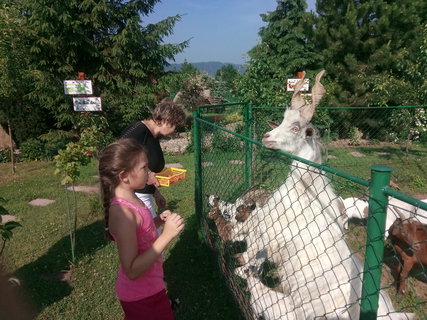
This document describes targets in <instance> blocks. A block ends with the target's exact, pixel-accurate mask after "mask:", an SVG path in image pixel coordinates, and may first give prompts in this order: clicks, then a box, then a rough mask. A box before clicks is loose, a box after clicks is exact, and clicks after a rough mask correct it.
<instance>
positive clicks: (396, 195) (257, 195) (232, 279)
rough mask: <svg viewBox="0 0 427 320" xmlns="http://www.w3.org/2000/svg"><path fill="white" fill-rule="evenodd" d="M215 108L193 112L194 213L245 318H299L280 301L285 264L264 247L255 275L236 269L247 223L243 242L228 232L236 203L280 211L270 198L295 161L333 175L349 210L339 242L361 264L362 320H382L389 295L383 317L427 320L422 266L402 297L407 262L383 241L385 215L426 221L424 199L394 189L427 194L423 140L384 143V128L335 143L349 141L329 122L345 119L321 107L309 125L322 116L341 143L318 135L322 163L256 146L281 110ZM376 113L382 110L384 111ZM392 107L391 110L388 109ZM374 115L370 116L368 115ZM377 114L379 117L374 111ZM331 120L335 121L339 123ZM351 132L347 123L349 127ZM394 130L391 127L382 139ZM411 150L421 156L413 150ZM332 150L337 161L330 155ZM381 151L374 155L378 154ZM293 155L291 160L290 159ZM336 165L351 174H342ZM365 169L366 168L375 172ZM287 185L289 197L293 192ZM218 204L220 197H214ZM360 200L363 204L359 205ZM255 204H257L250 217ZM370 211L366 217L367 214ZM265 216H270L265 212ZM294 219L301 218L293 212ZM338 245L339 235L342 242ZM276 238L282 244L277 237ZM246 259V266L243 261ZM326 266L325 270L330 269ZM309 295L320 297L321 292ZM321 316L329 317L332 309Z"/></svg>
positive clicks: (344, 210)
mask: <svg viewBox="0 0 427 320" xmlns="http://www.w3.org/2000/svg"><path fill="white" fill-rule="evenodd" d="M216 107H217V108H218V109H217V110H218V111H217V112H215V111H214V112H213V111H212V110H213V107H212V106H200V107H198V108H197V111H196V112H195V113H194V131H193V134H194V151H195V170H196V185H195V186H196V188H195V199H196V209H197V213H198V215H199V218H200V221H201V225H202V228H203V231H204V235H205V238H206V241H207V242H208V243H209V245H210V246H211V247H212V248H213V249H214V250H215V252H216V253H217V255H218V261H219V265H220V267H221V269H222V271H223V273H224V275H225V277H226V279H227V282H228V284H229V287H230V289H231V290H232V292H233V294H234V295H235V297H236V301H237V302H238V303H239V305H240V309H241V310H242V314H243V315H244V317H245V318H246V319H258V318H259V317H263V318H264V319H293V318H292V316H291V315H292V312H293V310H292V307H290V306H289V305H288V306H286V305H285V306H284V305H283V301H288V300H287V297H288V296H291V295H290V294H289V292H287V290H286V288H283V287H281V284H282V281H281V277H280V275H279V274H278V270H279V269H280V266H278V265H277V261H276V262H272V261H270V260H269V255H268V253H267V255H266V256H263V258H262V259H261V260H260V261H262V262H261V263H259V264H258V265H256V267H257V269H256V271H253V270H252V271H251V270H246V272H247V273H250V272H252V273H254V274H255V276H247V277H246V276H245V275H243V276H242V274H241V273H240V274H239V272H238V270H241V267H240V265H241V264H242V262H241V260H239V258H240V257H241V256H242V253H243V254H244V253H245V251H246V250H247V249H248V247H247V242H248V239H249V238H247V237H250V233H251V231H250V230H251V229H250V230H249V231H248V233H247V234H246V238H245V237H243V239H242V238H241V237H240V238H233V237H229V234H230V232H229V231H230V230H231V229H232V228H233V227H234V226H236V225H238V224H239V223H241V222H239V221H236V213H237V214H239V212H240V211H239V209H240V210H241V209H242V208H246V207H247V205H248V206H249V205H252V204H256V207H257V208H261V209H260V210H261V211H263V210H264V211H267V212H268V210H278V209H276V208H273V207H268V205H269V203H270V204H271V203H272V201H271V200H272V197H273V196H274V195H276V197H277V190H278V189H279V188H280V187H281V186H282V184H283V183H284V181H285V180H286V178H287V176H288V174H289V172H290V170H292V167H296V168H298V169H299V170H312V171H317V172H318V173H319V175H322V176H324V177H327V180H325V181H329V182H328V183H329V185H325V188H329V187H332V188H333V190H334V193H333V194H334V198H331V199H330V202H331V203H332V202H334V201H339V202H340V203H342V205H343V206H342V207H341V209H340V210H342V211H341V212H340V214H341V215H342V217H343V218H344V219H346V218H345V217H346V215H348V217H349V224H348V227H347V228H345V227H343V228H342V239H343V240H344V241H345V243H346V244H347V245H348V247H349V248H350V249H351V251H352V255H354V256H355V257H357V259H362V260H363V261H364V262H363V263H362V265H363V273H361V274H358V275H357V277H360V279H362V281H361V284H362V288H361V290H360V292H359V293H357V290H358V289H357V288H355V289H354V292H353V293H352V294H358V297H357V298H356V300H355V301H353V304H358V306H360V311H359V312H360V319H376V318H377V309H378V305H379V300H381V299H382V301H384V299H385V300H387V299H389V298H390V299H391V300H390V301H391V304H392V306H393V307H390V309H389V311H387V312H386V313H385V314H384V313H383V314H384V317H381V319H382V318H385V319H387V318H390V319H395V318H397V317H398V316H402V319H406V318H407V319H410V318H411V317H410V315H413V316H414V317H413V318H415V319H427V316H426V314H427V272H426V270H425V269H424V268H423V267H422V264H419V265H418V267H417V268H415V267H414V270H415V269H416V270H415V271H413V272H412V273H411V274H410V276H409V277H408V279H406V280H405V283H406V285H407V287H409V289H408V290H407V292H406V293H405V295H404V296H403V297H398V296H397V294H396V286H397V284H398V283H399V282H398V279H397V276H398V275H397V271H396V270H397V269H398V268H399V267H402V264H403V263H404V260H402V259H401V258H400V257H399V255H400V254H399V252H397V251H396V249H395V247H394V246H393V243H392V242H391V240H390V238H388V237H387V232H388V228H389V227H390V222H389V221H394V220H396V218H399V217H401V215H402V214H403V215H404V218H403V221H402V223H403V222H406V221H407V222H409V221H412V220H419V221H421V222H424V223H427V203H426V202H423V201H420V200H417V199H416V198H414V197H412V196H409V195H406V194H404V193H403V192H399V191H397V190H396V189H395V188H400V189H401V190H403V191H405V192H408V191H406V190H409V191H410V192H408V193H410V194H412V195H414V194H415V195H417V194H418V195H420V194H427V193H426V192H425V189H424V187H425V186H423V185H422V182H423V181H424V182H426V181H427V180H426V178H425V176H424V171H422V172H420V171H419V170H418V169H417V168H419V167H420V166H421V164H423V163H425V161H424V162H423V160H425V159H426V158H425V154H426V152H427V148H426V146H425V145H423V144H422V143H421V144H416V142H415V141H413V140H412V141H411V145H407V144H406V143H407V142H404V145H402V144H397V143H396V142H391V141H383V140H384V139H379V138H380V134H379V133H378V134H377V135H376V138H374V139H373V140H372V139H371V141H370V142H367V141H364V142H363V143H359V144H357V143H354V144H353V143H351V142H350V140H346V143H345V144H344V143H341V144H337V143H335V144H333V143H331V142H333V141H337V140H342V139H347V138H344V137H345V134H346V133H345V130H347V129H345V128H341V129H339V127H338V126H337V125H336V124H335V125H334V126H335V127H333V126H332V123H333V122H336V121H337V120H336V119H340V117H336V118H334V117H333V113H332V114H328V115H327V116H325V115H324V114H323V113H325V112H327V111H328V109H325V110H318V111H316V113H315V115H314V117H313V124H314V125H315V126H316V123H321V122H320V120H319V119H323V118H326V119H329V120H328V122H327V123H328V126H327V127H325V126H323V127H322V126H321V127H322V128H323V130H320V131H321V134H322V132H323V134H324V133H327V135H329V137H330V136H331V134H332V135H335V137H336V139H335V140H331V139H330V138H327V139H325V138H321V140H322V141H323V144H324V145H325V147H326V149H327V152H325V155H324V158H326V161H324V162H323V163H322V164H318V163H314V162H311V161H308V160H306V159H302V158H299V157H297V156H294V155H292V154H289V153H286V152H283V151H273V150H269V149H267V148H265V147H264V146H263V145H262V143H261V142H259V141H260V140H261V138H262V136H263V134H264V133H266V132H267V131H269V130H270V129H269V128H268V127H267V126H266V125H265V123H266V120H270V119H272V120H276V121H277V122H281V119H282V117H283V111H284V109H283V108H267V107H263V108H255V107H252V106H251V105H247V104H241V103H235V104H226V105H219V106H216ZM424 107H425V106H416V107H408V108H403V107H402V108H397V107H396V108H393V110H402V111H403V110H405V111H403V113H406V110H408V109H409V110H419V109H422V110H424V109H423V108H424ZM208 108H209V110H208ZM376 110H377V109H376ZM371 111H372V110H371ZM334 112H337V111H334ZM340 112H348V110H347V111H345V110H340ZM376 112H380V109H378V110H377V111H376ZM410 112H412V111H410ZM318 113H320V114H318ZM359 113H363V114H364V115H365V116H366V114H367V113H366V112H365V111H364V112H361V109H358V110H357V114H356V116H357V115H358V114H359ZM389 113H390V112H389V111H387V114H389ZM347 117H349V115H347ZM370 117H373V116H372V115H370ZM375 117H376V118H377V119H378V118H381V117H379V116H378V115H376V116H375ZM330 119H334V121H332V120H330ZM324 122H325V121H324ZM352 123H353V124H355V125H357V124H358V123H359V122H358V121H356V120H354V121H353V122H352ZM353 127H354V126H353ZM334 128H335V129H334ZM351 128H352V127H349V129H348V130H350V129H351ZM334 130H335V131H334ZM364 130H366V129H364ZM339 132H341V133H340V134H341V136H340V135H339V134H338V135H337V133H339ZM371 135H373V133H371ZM388 135H389V133H387V134H386V135H385V136H383V138H384V137H387V136H388ZM365 140H366V139H365ZM384 142H387V143H384ZM382 147H384V148H387V150H388V152H389V153H390V154H389V155H388V156H387V157H384V156H382V155H383V153H382V152H383V151H382V149H381V148H382ZM370 148H375V150H374V151H372V150H371V151H370V152H371V153H372V154H373V155H372V154H370V156H369V157H368V156H365V158H366V159H363V161H362V160H361V158H362V157H360V158H354V157H353V158H350V157H348V156H347V155H348V154H349V152H359V153H360V154H367V153H368V151H367V150H369V149H370ZM348 149H350V150H352V151H349V150H348ZM384 152H385V151H384ZM394 152H403V153H406V155H405V156H403V157H400V156H397V157H395V153H394ZM414 153H415V154H416V156H413V155H414ZM330 155H334V156H335V157H330ZM375 155H377V156H376V157H375ZM292 161H294V162H293V163H291V162H292ZM295 161H296V162H295ZM400 162H402V163H403V164H401V163H400ZM393 164H394V165H396V166H393ZM373 165H374V166H373ZM390 167H393V169H391V168H390ZM395 167H397V169H396V168H395ZM337 168H344V169H348V170H341V171H339V170H337ZM411 168H412V171H411V170H410V169H411ZM344 171H349V172H350V173H349V172H344ZM366 172H369V175H367V174H366ZM355 173H356V174H355ZM415 175H418V176H419V177H420V178H419V179H415V180H417V181H418V184H413V183H412V184H411V182H413V181H414V176H415ZM393 177H394V184H393V183H392V184H391V185H392V186H394V188H391V187H390V182H391V181H393ZM396 177H398V179H397V178H396ZM411 177H412V178H411ZM411 179H412V180H411ZM423 179H424V180H423ZM417 187H418V188H417ZM288 191H289V194H290V193H291V191H292V190H288ZM318 192H319V193H321V192H322V190H318ZM279 195H280V196H281V197H282V198H283V199H284V198H285V197H286V196H287V195H286V194H280V193H279ZM214 198H215V199H218V198H219V200H213V199H214ZM425 198H427V197H425ZM367 199H369V201H367ZM214 201H217V202H216V203H214ZM294 201H299V199H294ZM348 201H350V202H348ZM218 202H220V205H218ZM280 202H281V201H280V199H279V200H278V202H277V203H275V205H276V206H277V207H279V206H280ZM283 203H285V200H283ZM361 204H362V205H364V206H365V207H364V208H363V207H361ZM213 208H214V209H213ZM256 210H258V209H255V211H252V213H253V212H256ZM422 210H425V211H424V212H423V211H422ZM366 211H367V212H368V214H366V213H365V212H366ZM213 213H219V214H220V215H221V219H222V220H218V217H213V216H212V214H213ZM319 214H324V212H323V209H322V210H320V209H319ZM424 215H425V217H424ZM266 217H267V218H268V216H266ZM296 218H298V219H299V218H300V217H298V216H296ZM423 219H425V220H423ZM221 221H222V222H221ZM248 221H249V220H248ZM252 227H253V226H252ZM284 227H286V226H284ZM400 227H401V226H400ZM424 232H426V231H424ZM424 235H425V238H424V239H423V241H425V240H426V238H427V233H425V234H424ZM297 236H298V235H297ZM337 241H341V239H338V240H337ZM276 242H278V241H277V239H276ZM417 245H418V246H417V248H419V247H420V246H425V247H426V248H427V243H425V244H424V243H422V242H421V243H417ZM414 247H415V246H414ZM285 248H286V244H283V247H282V248H281V250H284V249H285ZM412 250H413V248H412ZM416 253H417V252H416V251H414V252H413V254H416ZM262 254H265V252H264V251H263V248H260V250H259V252H258V253H257V257H258V255H262ZM352 259H353V257H352ZM420 261H421V260H420ZM283 263H286V261H284V262H283ZM288 263H289V262H288ZM343 263H345V261H344V262H343ZM246 264H247V265H248V263H247V262H246ZM244 266H245V265H244ZM327 271H328V270H324V272H325V273H327ZM288 276H289V277H292V276H293V275H288ZM384 297H385V298H384ZM388 297H389V298H388ZM311 298H312V299H314V300H315V299H316V296H315V293H313V295H312V297H311ZM275 299H276V300H277V302H276V304H274V303H273V302H272V301H276V300H275ZM304 299H308V297H304ZM313 303H314V302H313ZM295 308H296V307H295ZM343 308H344V309H345V310H351V309H352V308H354V305H346V306H340V305H337V314H335V317H334V318H335V319H336V318H340V313H339V312H341V313H342V314H344V313H343V312H344V311H343ZM357 310H359V308H357ZM359 312H358V314H357V317H354V314H353V315H352V316H353V317H351V319H353V318H354V319H356V318H359ZM350 313H351V312H350ZM329 316H330V315H329ZM325 317H326V318H328V316H327V315H325Z"/></svg>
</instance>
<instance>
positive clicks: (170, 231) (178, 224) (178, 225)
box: [162, 213, 185, 239]
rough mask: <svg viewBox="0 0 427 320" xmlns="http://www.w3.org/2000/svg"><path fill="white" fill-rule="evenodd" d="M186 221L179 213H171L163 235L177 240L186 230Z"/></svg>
mask: <svg viewBox="0 0 427 320" xmlns="http://www.w3.org/2000/svg"><path fill="white" fill-rule="evenodd" d="M184 226H185V224H184V219H183V218H182V217H181V216H180V215H179V214H177V213H171V214H170V215H169V216H168V217H167V218H166V222H165V226H164V228H163V233H162V235H164V236H166V237H170V238H171V239H173V238H175V237H176V236H177V235H178V234H179V233H180V232H181V230H182V229H184Z"/></svg>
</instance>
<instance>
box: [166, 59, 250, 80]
mask: <svg viewBox="0 0 427 320" xmlns="http://www.w3.org/2000/svg"><path fill="white" fill-rule="evenodd" d="M189 63H191V64H192V65H193V66H194V67H195V68H197V69H198V70H200V71H205V72H206V73H207V74H208V75H210V76H212V77H215V74H216V72H217V70H218V69H220V68H221V67H223V66H226V65H229V64H231V65H232V66H233V67H234V68H235V69H236V70H238V71H239V72H240V73H243V72H245V70H246V67H245V66H243V65H241V64H235V63H223V62H218V61H209V62H189ZM181 65H182V63H171V65H170V66H169V67H167V68H166V71H170V70H175V71H179V70H180V69H181Z"/></svg>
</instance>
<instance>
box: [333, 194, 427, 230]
mask: <svg viewBox="0 0 427 320" xmlns="http://www.w3.org/2000/svg"><path fill="white" fill-rule="evenodd" d="M340 201H342V204H343V207H344V212H343V213H344V215H343V216H344V229H346V230H347V229H348V220H349V219H350V218H356V219H366V218H367V217H368V208H369V203H368V201H367V200H365V199H359V198H355V197H349V198H346V199H341V198H340ZM420 201H422V202H425V203H427V199H423V200H420ZM398 211H400V213H399V212H398ZM401 214H403V216H404V217H405V218H410V217H411V216H412V215H414V218H415V219H417V220H418V221H419V222H421V223H423V224H427V211H426V210H422V209H417V208H416V207H414V206H413V205H411V204H409V203H407V202H404V201H401V200H398V199H396V198H393V197H389V202H388V207H387V216H386V223H385V233H384V237H385V238H387V237H388V229H389V228H390V226H391V225H392V224H393V222H394V221H395V220H396V219H397V218H400V217H401V216H400V215H401Z"/></svg>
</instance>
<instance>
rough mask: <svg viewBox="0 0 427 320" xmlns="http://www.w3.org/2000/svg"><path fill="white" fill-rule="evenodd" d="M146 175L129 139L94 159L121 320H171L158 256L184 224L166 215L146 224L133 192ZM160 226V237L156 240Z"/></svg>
mask: <svg viewBox="0 0 427 320" xmlns="http://www.w3.org/2000/svg"><path fill="white" fill-rule="evenodd" d="M148 174H149V170H148V167H147V156H146V154H145V152H144V147H142V146H141V145H140V144H138V143H137V142H136V141H135V140H133V139H120V140H118V141H116V142H114V143H112V144H110V145H109V146H107V147H106V148H105V149H104V150H102V152H101V153H100V156H99V178H100V184H101V196H102V200H103V204H104V212H105V223H106V230H107V232H108V234H109V236H110V237H111V238H112V239H114V240H115V241H116V243H117V249H118V254H119V259H120V270H119V273H118V277H117V281H116V294H117V297H118V299H119V301H120V303H121V305H122V308H123V311H124V314H125V317H124V319H125V320H136V319H144V320H169V319H173V313H172V309H171V305H170V301H169V299H168V297H167V295H166V290H165V284H164V280H163V258H162V252H163V251H164V249H165V248H166V247H167V246H168V244H169V243H170V242H171V241H172V240H173V239H174V238H175V237H176V236H177V235H178V234H179V233H180V231H181V230H182V229H183V228H184V220H183V218H182V217H181V216H180V215H178V214H176V213H172V212H171V211H169V210H166V211H164V212H163V213H162V214H160V215H159V216H158V217H156V218H154V219H153V218H152V216H151V213H150V211H149V209H148V208H147V207H146V206H145V205H144V203H143V202H142V201H141V200H139V199H138V198H137V197H136V195H135V192H134V191H135V190H137V189H143V188H144V187H145V185H146V183H147V179H148ZM161 225H164V226H163V232H162V233H161V234H160V235H158V233H157V228H158V227H159V226H161Z"/></svg>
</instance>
